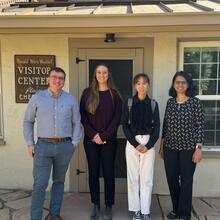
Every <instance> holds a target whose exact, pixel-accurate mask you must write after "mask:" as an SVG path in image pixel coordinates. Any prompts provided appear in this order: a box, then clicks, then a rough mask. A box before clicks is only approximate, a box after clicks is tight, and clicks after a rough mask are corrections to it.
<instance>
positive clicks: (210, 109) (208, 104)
mask: <svg viewBox="0 0 220 220" xmlns="http://www.w3.org/2000/svg"><path fill="white" fill-rule="evenodd" d="M202 105H203V111H204V114H205V115H207V114H209V115H214V114H215V113H216V101H202Z"/></svg>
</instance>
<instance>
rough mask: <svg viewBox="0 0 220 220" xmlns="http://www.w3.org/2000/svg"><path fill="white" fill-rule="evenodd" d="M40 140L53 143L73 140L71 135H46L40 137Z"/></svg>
mask: <svg viewBox="0 0 220 220" xmlns="http://www.w3.org/2000/svg"><path fill="white" fill-rule="evenodd" d="M38 139H39V140H42V141H45V142H47V143H51V144H59V143H62V142H65V141H71V140H72V138H71V137H63V138H46V137H38Z"/></svg>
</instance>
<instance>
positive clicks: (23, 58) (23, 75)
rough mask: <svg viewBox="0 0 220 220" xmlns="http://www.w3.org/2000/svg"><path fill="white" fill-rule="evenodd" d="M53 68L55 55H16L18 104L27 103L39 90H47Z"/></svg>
mask: <svg viewBox="0 0 220 220" xmlns="http://www.w3.org/2000/svg"><path fill="white" fill-rule="evenodd" d="M53 67H55V56H53V55H15V97H16V103H27V102H28V101H29V99H30V98H31V96H32V95H33V94H35V93H36V92H37V91H38V90H43V89H46V88H47V87H48V83H47V78H48V74H49V72H50V70H51V69H52V68H53Z"/></svg>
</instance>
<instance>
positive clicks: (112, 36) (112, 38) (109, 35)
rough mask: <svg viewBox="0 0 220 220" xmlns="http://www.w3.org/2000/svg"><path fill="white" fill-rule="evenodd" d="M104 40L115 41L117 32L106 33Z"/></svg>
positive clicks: (107, 41)
mask: <svg viewBox="0 0 220 220" xmlns="http://www.w3.org/2000/svg"><path fill="white" fill-rule="evenodd" d="M104 41H105V42H106V43H114V42H115V34H114V33H106V35H105V40H104Z"/></svg>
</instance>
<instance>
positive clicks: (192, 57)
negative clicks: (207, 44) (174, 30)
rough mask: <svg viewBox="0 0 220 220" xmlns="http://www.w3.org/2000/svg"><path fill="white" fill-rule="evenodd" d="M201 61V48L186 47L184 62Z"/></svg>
mask: <svg viewBox="0 0 220 220" xmlns="http://www.w3.org/2000/svg"><path fill="white" fill-rule="evenodd" d="M199 62H200V48H197V47H195V48H190V47H186V48H185V49H184V63H199Z"/></svg>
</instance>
